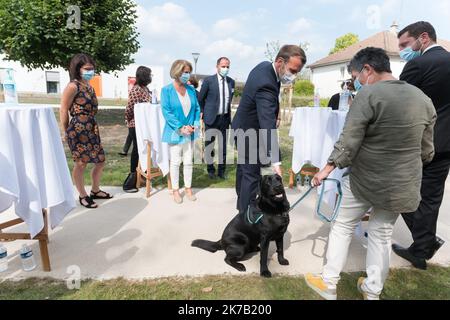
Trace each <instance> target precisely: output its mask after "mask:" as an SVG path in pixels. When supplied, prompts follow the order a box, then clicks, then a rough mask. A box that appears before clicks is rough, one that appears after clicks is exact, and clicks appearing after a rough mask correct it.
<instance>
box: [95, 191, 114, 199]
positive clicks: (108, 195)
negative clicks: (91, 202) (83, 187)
mask: <svg viewBox="0 0 450 320" xmlns="http://www.w3.org/2000/svg"><path fill="white" fill-rule="evenodd" d="M100 193H103V194H104V196H99V194H100ZM91 198H92V199H99V200H109V199H112V198H113V196H112V195H110V194H109V193H107V192H105V191H102V190H99V191H98V192H94V191H91Z"/></svg>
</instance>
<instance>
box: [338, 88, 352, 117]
mask: <svg viewBox="0 0 450 320" xmlns="http://www.w3.org/2000/svg"><path fill="white" fill-rule="evenodd" d="M349 99H350V90H348V86H347V83H345V85H344V88H343V89H342V92H341V96H340V98H339V111H348V109H349V104H348V100H349Z"/></svg>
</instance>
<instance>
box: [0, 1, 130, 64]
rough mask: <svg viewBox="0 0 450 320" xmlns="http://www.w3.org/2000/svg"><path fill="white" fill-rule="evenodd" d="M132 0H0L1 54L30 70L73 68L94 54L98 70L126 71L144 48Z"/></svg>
mask: <svg viewBox="0 0 450 320" xmlns="http://www.w3.org/2000/svg"><path fill="white" fill-rule="evenodd" d="M136 19H137V15H136V4H135V3H134V1H132V0H102V1H92V0H14V1H10V0H0V52H2V53H3V54H5V56H6V59H7V60H14V61H19V62H20V63H21V64H22V66H25V67H28V68H29V69H34V68H42V69H45V68H52V67H63V68H65V69H68V64H69V62H70V59H71V58H72V56H73V55H74V54H76V53H81V52H83V53H87V54H90V55H91V56H92V57H93V58H94V59H95V61H96V63H97V71H98V72H112V71H117V70H123V69H124V68H125V67H126V66H127V65H129V64H131V63H132V62H133V59H132V55H133V54H134V53H136V52H137V50H138V49H139V43H138V40H137V38H138V33H137V31H136V27H135V21H136Z"/></svg>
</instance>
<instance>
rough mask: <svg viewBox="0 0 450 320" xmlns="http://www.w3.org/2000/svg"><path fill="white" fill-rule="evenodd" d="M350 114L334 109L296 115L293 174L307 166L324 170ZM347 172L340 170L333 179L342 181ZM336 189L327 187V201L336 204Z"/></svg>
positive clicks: (310, 109)
mask: <svg viewBox="0 0 450 320" xmlns="http://www.w3.org/2000/svg"><path fill="white" fill-rule="evenodd" d="M346 116H347V112H344V111H333V110H332V109H331V108H315V107H303V108H296V109H295V111H294V115H293V119H292V125H291V129H290V132H289V135H290V136H291V137H292V138H293V140H294V147H293V153H292V171H293V172H294V173H295V174H297V173H299V172H300V170H301V169H302V167H303V166H304V165H305V164H311V165H313V166H315V167H318V168H320V169H322V168H323V167H324V166H325V165H326V164H327V160H328V158H329V156H330V155H331V152H332V151H333V147H334V144H335V143H336V142H337V140H338V139H339V136H340V134H341V132H342V129H343V128H344V124H345V119H346ZM345 172H346V170H340V169H336V170H334V171H333V172H332V174H331V175H330V176H329V178H333V179H337V180H342V176H343V175H344V173H345ZM335 191H336V187H335V186H334V185H332V184H328V185H327V190H325V199H324V200H325V201H326V202H327V203H328V204H333V203H334V202H335V199H336V196H335Z"/></svg>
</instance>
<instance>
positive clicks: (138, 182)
mask: <svg viewBox="0 0 450 320" xmlns="http://www.w3.org/2000/svg"><path fill="white" fill-rule="evenodd" d="M140 168H141V164H140V163H139V165H138V169H137V170H136V173H137V179H136V188H137V189H140V188H141V183H142V176H141V173H142V171H141V169H140Z"/></svg>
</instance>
